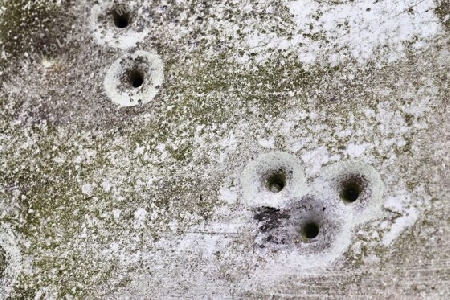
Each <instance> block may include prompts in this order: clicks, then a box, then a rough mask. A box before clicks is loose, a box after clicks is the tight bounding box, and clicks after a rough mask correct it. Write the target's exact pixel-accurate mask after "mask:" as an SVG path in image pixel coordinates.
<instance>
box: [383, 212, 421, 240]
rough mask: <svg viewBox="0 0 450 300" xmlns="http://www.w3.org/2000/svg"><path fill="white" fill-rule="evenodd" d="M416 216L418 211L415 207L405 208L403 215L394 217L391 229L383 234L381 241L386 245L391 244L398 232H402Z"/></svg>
mask: <svg viewBox="0 0 450 300" xmlns="http://www.w3.org/2000/svg"><path fill="white" fill-rule="evenodd" d="M418 218H419V213H418V211H417V209H415V208H409V209H407V210H406V213H405V215H403V216H401V217H399V218H397V219H395V221H394V223H393V224H392V227H391V229H390V230H389V231H388V232H386V233H385V234H384V236H383V240H382V241H381V243H382V244H383V245H384V246H386V247H387V246H389V245H391V244H392V242H393V241H394V240H395V239H397V238H398V237H399V236H400V234H402V232H404V231H405V230H406V229H407V228H409V227H411V226H413V225H414V223H416V221H417V219H418Z"/></svg>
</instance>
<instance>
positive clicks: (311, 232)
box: [303, 222, 319, 239]
mask: <svg viewBox="0 0 450 300" xmlns="http://www.w3.org/2000/svg"><path fill="white" fill-rule="evenodd" d="M318 234H319V225H317V224H316V223H313V222H311V223H307V224H305V226H304V227H303V236H304V237H305V238H306V239H313V238H315V237H317V235H318Z"/></svg>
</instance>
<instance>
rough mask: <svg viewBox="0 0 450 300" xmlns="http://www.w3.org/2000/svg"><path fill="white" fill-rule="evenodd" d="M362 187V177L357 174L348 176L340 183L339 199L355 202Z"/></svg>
mask: <svg viewBox="0 0 450 300" xmlns="http://www.w3.org/2000/svg"><path fill="white" fill-rule="evenodd" d="M363 189H364V179H363V178H362V177H361V176H359V175H353V176H350V178H348V179H346V180H344V181H343V182H342V183H341V188H340V190H341V194H340V196H341V199H342V200H344V201H345V202H349V203H351V202H355V201H356V200H358V198H359V196H361V193H362V192H363Z"/></svg>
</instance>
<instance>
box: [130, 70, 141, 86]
mask: <svg viewBox="0 0 450 300" xmlns="http://www.w3.org/2000/svg"><path fill="white" fill-rule="evenodd" d="M128 81H129V82H130V84H131V86H132V87H134V88H138V87H140V86H141V85H142V84H143V83H144V74H143V73H142V72H141V71H139V70H131V71H130V72H129V74H128Z"/></svg>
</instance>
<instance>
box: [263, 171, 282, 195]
mask: <svg viewBox="0 0 450 300" xmlns="http://www.w3.org/2000/svg"><path fill="white" fill-rule="evenodd" d="M285 186H286V172H285V171H284V170H283V169H279V170H277V171H275V172H272V173H270V174H269V175H268V176H267V179H266V187H267V189H268V190H269V191H271V192H273V193H279V192H281V191H282V190H283V189H284V187H285Z"/></svg>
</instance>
